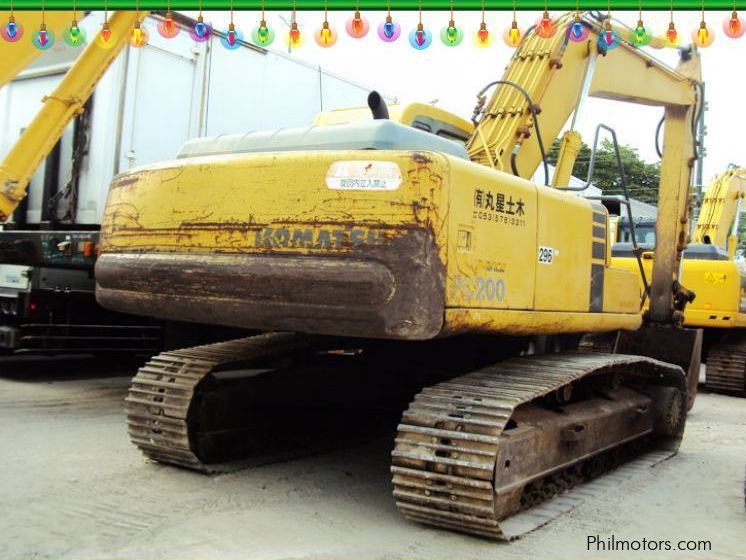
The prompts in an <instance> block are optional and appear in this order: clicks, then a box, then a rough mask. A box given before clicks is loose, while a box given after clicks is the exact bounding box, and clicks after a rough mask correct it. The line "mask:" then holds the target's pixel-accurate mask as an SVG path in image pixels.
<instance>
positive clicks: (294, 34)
mask: <svg viewBox="0 0 746 560" xmlns="http://www.w3.org/2000/svg"><path fill="white" fill-rule="evenodd" d="M287 43H288V46H289V47H290V48H291V49H297V48H300V47H302V46H303V43H305V37H303V34H302V33H301V31H300V28H299V27H298V22H297V21H293V23H292V24H291V25H290V31H288V36H287Z"/></svg>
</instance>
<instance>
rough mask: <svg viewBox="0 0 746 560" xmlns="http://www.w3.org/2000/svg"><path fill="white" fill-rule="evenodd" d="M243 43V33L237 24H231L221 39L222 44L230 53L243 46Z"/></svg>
mask: <svg viewBox="0 0 746 560" xmlns="http://www.w3.org/2000/svg"><path fill="white" fill-rule="evenodd" d="M242 41H243V33H241V31H240V30H239V29H236V24H234V23H233V22H230V23H229V24H228V30H227V31H226V32H225V34H224V35H222V36H221V37H220V44H221V45H223V46H224V47H225V48H226V49H228V50H229V51H234V50H236V49H237V48H238V47H240V46H241V42H242Z"/></svg>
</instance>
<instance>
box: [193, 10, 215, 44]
mask: <svg viewBox="0 0 746 560" xmlns="http://www.w3.org/2000/svg"><path fill="white" fill-rule="evenodd" d="M189 36H190V37H191V38H192V40H194V41H196V42H197V43H204V42H205V41H209V40H210V37H211V36H212V27H210V26H209V25H208V24H206V23H205V18H203V17H202V12H200V14H199V15H198V16H197V21H195V22H194V25H193V26H192V27H191V28H190V29H189Z"/></svg>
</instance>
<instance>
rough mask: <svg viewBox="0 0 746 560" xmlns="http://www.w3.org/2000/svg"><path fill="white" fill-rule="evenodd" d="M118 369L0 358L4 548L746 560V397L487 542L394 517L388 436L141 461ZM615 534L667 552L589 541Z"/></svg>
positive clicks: (59, 554)
mask: <svg viewBox="0 0 746 560" xmlns="http://www.w3.org/2000/svg"><path fill="white" fill-rule="evenodd" d="M126 370H127V367H126V366H124V365H119V366H115V365H111V364H105V363H101V362H98V363H96V362H85V361H75V360H73V361H69V360H68V361H61V360H57V361H47V360H41V361H31V362H27V363H22V364H18V363H16V364H15V365H14V364H12V363H11V362H8V361H0V426H2V427H1V428H0V450H2V451H1V452H0V473H2V474H0V477H2V478H1V481H2V484H0V504H2V515H1V516H0V558H3V559H5V558H45V557H54V558H76V559H86V558H91V559H104V558H132V559H148V558H177V557H179V558H190V559H202V558H262V559H275V558H278V559H279V558H342V557H347V558H380V559H398V558H423V559H424V558H427V559H434V558H438V559H441V558H442V559H446V558H490V559H493V560H494V559H499V558H521V559H525V558H539V557H541V558H548V557H551V558H594V559H599V558H620V559H621V558H624V559H625V560H626V559H628V558H638V557H639V558H677V559H680V558H743V559H746V515H745V514H744V499H743V485H744V466H745V465H746V400H738V399H735V398H730V397H724V396H719V395H711V394H701V395H700V397H699V399H698V401H697V404H696V406H695V408H694V410H693V412H692V413H691V416H690V418H689V423H688V427H687V432H686V436H685V438H684V442H683V445H682V448H681V451H680V453H679V454H678V455H677V456H675V457H673V458H671V459H669V460H667V461H665V462H664V463H662V464H660V465H658V466H656V467H655V468H652V469H651V468H645V469H636V470H635V471H634V474H633V475H632V476H630V477H626V478H625V477H619V476H615V475H614V474H613V473H612V474H610V475H607V476H606V477H604V478H602V479H601V480H600V481H599V482H598V483H594V486H593V488H594V490H593V492H589V493H588V496H587V497H586V498H585V501H584V502H583V503H582V504H581V505H580V506H578V507H577V508H576V509H574V510H572V511H571V512H570V513H568V514H565V515H564V516H562V517H560V518H558V519H556V520H554V521H552V522H551V523H549V524H548V525H546V526H545V527H543V528H540V529H538V530H537V531H535V532H533V533H531V534H529V535H527V536H525V537H524V538H522V539H520V540H518V541H516V542H513V543H492V542H487V541H484V540H480V539H476V538H471V537H466V536H462V535H458V534H454V533H448V532H441V531H437V530H433V529H430V528H426V527H423V526H419V525H416V524H413V523H410V522H408V521H405V520H404V519H402V518H401V517H400V516H399V515H398V513H397V511H396V509H395V508H394V504H393V501H392V498H391V496H390V491H391V488H390V480H389V474H388V453H389V447H390V442H389V441H387V440H386V439H378V440H375V441H372V442H369V443H366V444H364V445H361V446H359V447H355V448H346V449H339V450H335V451H332V452H328V453H325V454H321V455H317V456H313V457H307V458H303V459H296V460H292V461H286V462H284V463H280V464H274V465H268V466H263V467H259V468H254V469H251V470H245V471H241V472H236V473H232V474H227V475H221V476H216V477H212V478H211V477H206V476H203V475H199V474H193V473H190V472H185V471H180V470H176V469H173V468H169V467H163V466H160V465H156V464H153V463H149V462H147V461H146V460H145V459H144V458H143V456H142V455H140V453H139V452H138V451H137V450H136V449H135V448H134V447H133V446H132V445H130V443H129V440H128V438H127V433H126V429H125V424H124V418H123V399H124V396H125V393H126V388H127V385H128V378H127V377H126V376H125V374H126V373H127V371H126ZM102 376H103V377H102ZM612 536H613V538H615V539H616V540H617V541H619V540H626V541H636V542H637V543H638V544H637V545H636V546H638V547H640V546H644V547H647V548H648V550H649V549H650V547H651V546H652V545H650V541H651V540H652V541H656V542H657V541H662V540H669V541H670V544H671V546H672V547H673V548H674V550H671V551H667V552H661V551H660V550H654V551H652V552H651V551H640V552H636V553H635V552H629V551H619V550H617V551H612V552H609V551H608V548H607V551H606V552H603V550H602V549H600V548H597V547H595V546H591V548H590V550H588V546H587V544H588V540H589V538H591V539H592V538H594V537H595V538H596V539H597V542H598V541H603V542H605V543H608V540H609V539H611V538H612ZM643 538H644V539H646V544H644V545H643V544H641V542H642V539H643ZM682 540H685V541H709V542H710V543H711V549H710V550H704V551H698V552H697V551H690V552H681V551H678V550H676V547H677V546H678V543H679V541H682ZM617 546H619V545H617ZM622 546H624V545H622ZM630 546H635V545H633V544H630ZM661 546H662V547H665V543H661V544H660V545H656V548H659V547H661ZM684 546H686V545H684ZM690 546H695V545H690Z"/></svg>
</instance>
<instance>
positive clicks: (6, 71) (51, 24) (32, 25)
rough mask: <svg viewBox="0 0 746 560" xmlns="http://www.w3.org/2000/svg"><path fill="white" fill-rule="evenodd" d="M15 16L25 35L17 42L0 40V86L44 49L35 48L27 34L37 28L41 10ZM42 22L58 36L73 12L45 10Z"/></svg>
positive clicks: (71, 17)
mask: <svg viewBox="0 0 746 560" xmlns="http://www.w3.org/2000/svg"><path fill="white" fill-rule="evenodd" d="M21 14H22V15H17V16H16V21H18V23H20V24H22V25H23V27H24V33H25V35H26V37H24V38H23V39H21V40H20V41H17V42H13V43H11V42H9V41H0V60H2V61H3V63H2V64H0V87H3V86H4V85H5V84H7V83H8V82H9V81H11V80H12V79H14V78H15V77H16V76H17V75H18V73H19V72H20V71H21V70H23V69H24V68H26V67H27V66H28V65H29V64H31V63H32V62H33V61H34V60H36V59H37V58H38V57H39V55H41V54H42V53H43V52H44V51H41V50H39V49H37V48H36V47H35V46H34V45H33V43H32V42H31V39H30V38H29V36H30V35H31V33H34V32H35V31H36V30H37V29H39V25H41V21H42V13H41V12H21ZM43 17H44V23H46V25H47V29H49V30H50V31H53V32H54V33H55V34H56V35H57V36H58V37H59V36H61V35H62V32H63V31H64V30H65V28H67V27H68V26H69V25H70V22H71V21H72V19H73V12H65V11H62V12H57V11H51V12H45V14H44V16H43Z"/></svg>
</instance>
